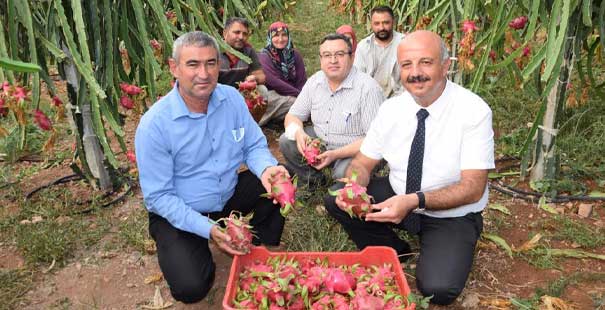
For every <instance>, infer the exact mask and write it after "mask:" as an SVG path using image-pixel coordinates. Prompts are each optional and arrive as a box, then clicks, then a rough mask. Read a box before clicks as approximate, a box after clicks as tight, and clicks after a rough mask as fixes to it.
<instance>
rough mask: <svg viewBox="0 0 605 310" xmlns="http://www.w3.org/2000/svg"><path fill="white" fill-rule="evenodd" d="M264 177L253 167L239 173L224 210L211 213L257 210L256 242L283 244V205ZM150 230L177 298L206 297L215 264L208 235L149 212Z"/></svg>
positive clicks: (190, 300) (254, 221) (254, 222)
mask: <svg viewBox="0 0 605 310" xmlns="http://www.w3.org/2000/svg"><path fill="white" fill-rule="evenodd" d="M263 193H265V189H264V187H263V186H262V184H261V182H260V180H259V179H258V178H257V177H256V176H255V175H254V174H252V173H251V172H250V171H245V172H242V173H240V174H239V176H238V182H237V185H236V187H235V193H234V194H233V197H231V199H229V201H228V202H227V204H226V205H225V208H224V209H223V211H221V212H215V213H210V214H208V216H209V217H210V218H211V219H213V220H217V219H219V218H222V217H226V216H228V215H229V213H230V212H231V211H232V210H237V211H240V212H242V213H243V214H248V213H250V212H252V211H254V216H253V217H252V219H251V220H250V224H251V225H252V226H253V231H254V234H255V239H254V243H255V244H257V245H258V244H261V243H262V244H266V245H279V241H280V239H281V234H282V231H283V228H284V222H285V221H284V218H283V217H282V216H281V214H280V213H279V205H274V204H273V202H272V201H271V200H269V199H267V198H264V197H260V195H261V194H263ZM149 233H150V235H151V237H152V238H153V240H155V242H156V246H157V253H158V261H159V264H160V269H161V270H162V273H163V274H164V278H165V279H166V282H168V285H169V286H170V292H171V294H172V296H173V297H174V299H176V300H178V301H181V302H184V303H193V302H197V301H200V300H202V299H203V298H204V297H206V295H207V294H208V292H209V291H210V288H212V284H213V281H214V273H215V269H216V267H215V264H214V261H213V259H212V253H211V251H210V248H209V246H208V239H206V238H203V237H200V236H198V235H195V234H192V233H189V232H186V231H182V230H179V229H176V228H175V227H174V226H172V225H171V224H170V223H169V222H168V221H167V220H166V219H165V218H163V217H161V216H159V215H157V214H155V213H151V212H150V213H149Z"/></svg>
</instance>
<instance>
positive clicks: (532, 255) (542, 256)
mask: <svg viewBox="0 0 605 310" xmlns="http://www.w3.org/2000/svg"><path fill="white" fill-rule="evenodd" d="M519 256H520V257H521V258H522V259H524V260H525V261H526V262H527V263H529V264H530V265H532V266H534V267H536V268H538V269H558V270H560V269H561V266H560V265H559V262H560V258H559V257H555V256H552V255H551V254H550V252H549V251H548V248H547V247H545V246H543V245H540V246H537V247H536V248H533V249H531V250H528V251H525V252H521V253H519Z"/></svg>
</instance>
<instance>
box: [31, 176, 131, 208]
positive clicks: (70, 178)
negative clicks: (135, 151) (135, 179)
mask: <svg viewBox="0 0 605 310" xmlns="http://www.w3.org/2000/svg"><path fill="white" fill-rule="evenodd" d="M81 179H82V176H81V175H79V174H70V175H67V176H64V177H60V178H58V179H56V180H54V181H52V182H50V183H48V184H45V185H42V186H40V187H37V188H35V189H33V190H32V191H31V192H29V193H27V195H25V200H28V199H30V198H31V197H32V196H33V195H34V194H35V193H37V192H39V191H41V190H43V189H45V188H49V187H51V186H54V185H57V184H62V183H67V182H71V181H77V180H81ZM126 180H127V181H126V185H127V186H128V187H127V188H126V191H124V192H123V193H122V194H121V195H119V196H118V197H116V198H114V199H113V200H111V201H109V202H106V203H104V204H102V205H101V208H107V207H109V206H111V205H113V204H115V203H118V202H120V201H123V200H124V199H125V198H126V196H127V195H128V194H130V192H132V182H131V180H130V179H129V178H127V179H126ZM112 194H115V192H114V191H110V192H106V193H104V194H103V197H101V199H104V198H107V197H109V196H111V195H112ZM85 203H86V204H89V203H92V199H88V200H86V201H84V202H80V203H78V204H80V205H82V204H85ZM93 210H94V208H88V209H85V210H81V211H75V212H73V213H72V214H85V213H90V212H91V211H93Z"/></svg>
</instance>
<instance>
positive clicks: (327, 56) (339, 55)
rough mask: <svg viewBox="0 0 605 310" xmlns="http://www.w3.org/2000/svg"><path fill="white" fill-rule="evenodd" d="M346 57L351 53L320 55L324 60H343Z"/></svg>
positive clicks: (326, 53)
mask: <svg viewBox="0 0 605 310" xmlns="http://www.w3.org/2000/svg"><path fill="white" fill-rule="evenodd" d="M345 55H351V52H345V51H338V52H335V53H333V54H332V53H328V52H325V53H321V54H319V57H320V58H322V59H330V60H331V59H333V58H336V59H343V58H344V57H345Z"/></svg>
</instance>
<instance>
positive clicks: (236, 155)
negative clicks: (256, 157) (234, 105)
mask: <svg viewBox="0 0 605 310" xmlns="http://www.w3.org/2000/svg"><path fill="white" fill-rule="evenodd" d="M246 134H247V133H246V130H245V128H244V127H243V126H235V127H234V128H232V129H226V130H225V132H224V133H223V141H222V144H223V146H224V147H225V153H226V154H227V155H229V159H240V158H241V157H242V156H243V152H244V146H245V143H244V142H245V141H246ZM221 153H222V152H221Z"/></svg>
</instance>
